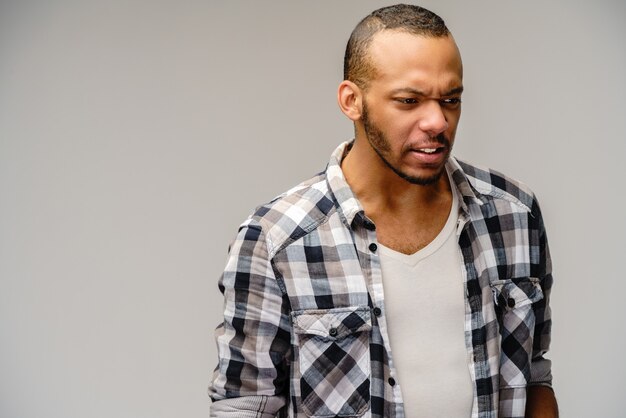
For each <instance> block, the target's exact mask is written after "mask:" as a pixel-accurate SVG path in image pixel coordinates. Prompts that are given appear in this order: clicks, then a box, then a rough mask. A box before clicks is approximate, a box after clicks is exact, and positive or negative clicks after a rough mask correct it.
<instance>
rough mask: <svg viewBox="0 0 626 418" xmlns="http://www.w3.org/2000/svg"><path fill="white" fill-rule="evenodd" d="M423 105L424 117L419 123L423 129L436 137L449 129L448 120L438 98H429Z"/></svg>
mask: <svg viewBox="0 0 626 418" xmlns="http://www.w3.org/2000/svg"><path fill="white" fill-rule="evenodd" d="M423 106H424V108H423V112H422V115H421V116H422V117H421V119H420V121H419V123H418V126H419V128H420V130H421V131H423V132H427V133H429V134H430V136H431V137H434V136H437V135H439V134H440V133H442V132H443V131H445V130H446V129H448V121H447V120H446V116H445V115H444V114H443V109H442V108H441V105H440V104H439V102H438V101H437V100H429V101H427V102H426V103H424V104H423Z"/></svg>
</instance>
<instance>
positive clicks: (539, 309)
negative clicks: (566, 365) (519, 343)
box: [529, 199, 553, 387]
mask: <svg viewBox="0 0 626 418" xmlns="http://www.w3.org/2000/svg"><path fill="white" fill-rule="evenodd" d="M532 217H533V219H534V221H535V222H536V231H537V238H538V242H539V263H538V266H539V271H538V272H537V273H538V277H539V279H540V285H541V290H542V291H543V299H542V300H540V301H538V302H537V303H535V304H534V305H533V309H534V311H535V333H534V337H533V352H532V362H531V369H530V382H529V385H542V386H550V387H551V386H552V362H551V361H550V360H549V359H547V358H545V357H544V356H545V354H546V353H547V352H548V350H549V348H550V339H551V331H552V312H551V310H550V294H551V292H552V283H553V278H552V261H551V259H550V250H549V248H548V239H547V236H546V230H545V226H544V223H543V218H542V216H541V210H540V209H539V205H538V204H537V201H536V199H535V203H534V206H533V208H532Z"/></svg>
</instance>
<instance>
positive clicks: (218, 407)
mask: <svg viewBox="0 0 626 418" xmlns="http://www.w3.org/2000/svg"><path fill="white" fill-rule="evenodd" d="M285 403H286V401H285V398H284V397H282V396H262V395H259V396H242V397H240V398H227V399H221V400H219V401H213V403H212V404H211V409H210V416H211V417H216V418H231V417H232V418H274V417H275V416H276V414H278V411H280V409H281V408H282V407H283V406H285Z"/></svg>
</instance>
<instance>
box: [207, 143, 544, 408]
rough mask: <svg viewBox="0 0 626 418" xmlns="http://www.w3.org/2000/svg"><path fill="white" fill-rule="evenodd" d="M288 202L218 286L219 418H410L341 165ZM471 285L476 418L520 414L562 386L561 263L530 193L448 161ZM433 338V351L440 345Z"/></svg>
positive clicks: (468, 333)
mask: <svg viewBox="0 0 626 418" xmlns="http://www.w3.org/2000/svg"><path fill="white" fill-rule="evenodd" d="M347 146H348V144H347V143H344V144H342V145H341V146H340V147H338V148H337V149H336V150H335V152H334V153H333V155H332V157H331V159H330V163H329V165H328V167H327V169H326V171H325V172H323V173H321V174H319V175H317V176H316V177H314V178H312V179H310V180H308V181H306V182H304V183H302V184H300V185H299V186H296V187H295V188H293V189H291V190H289V191H288V192H286V193H284V194H282V195H280V196H279V197H277V198H276V199H274V200H273V201H272V202H270V203H268V204H267V205H264V206H261V207H259V208H258V209H257V210H256V212H255V213H254V214H253V215H252V216H251V217H250V218H249V219H247V220H246V221H245V222H244V223H243V224H242V225H241V227H240V229H239V234H238V236H237V238H236V240H235V241H234V243H233V245H232V246H231V249H230V256H229V259H228V263H227V265H226V268H225V271H224V273H223V276H222V278H221V279H220V285H219V286H220V290H221V291H222V292H223V294H224V297H225V309H224V322H223V324H222V325H220V326H219V327H218V328H217V331H216V335H217V346H218V351H219V364H218V366H217V368H216V370H215V375H214V379H213V383H212V385H211V387H210V389H209V391H210V395H211V398H212V399H213V401H214V403H213V405H212V414H213V416H219V417H222V416H233V417H248V416H249V417H271V416H275V415H276V414H277V413H279V412H280V413H282V414H285V415H288V416H291V417H304V416H310V417H335V416H340V417H358V416H364V417H381V418H382V417H404V411H403V402H402V395H401V392H400V384H401V383H402V382H397V378H396V371H395V368H394V361H393V356H392V353H393V352H392V347H390V345H389V336H388V331H387V325H386V316H385V300H384V293H383V282H382V274H381V268H380V259H379V256H378V255H377V251H376V250H377V246H376V242H377V241H376V226H375V225H374V223H373V222H372V221H371V220H369V219H368V218H367V217H366V216H365V214H364V211H363V208H362V207H361V205H360V203H359V201H358V200H357V199H356V197H355V196H354V194H353V193H352V191H351V189H350V187H349V186H348V184H347V183H346V180H345V178H344V176H343V173H342V171H341V167H340V161H341V158H342V157H343V155H344V152H345V150H346V147H347ZM447 170H448V172H449V173H451V178H452V179H453V184H452V187H453V188H456V192H458V193H459V196H460V197H461V199H460V202H459V203H460V214H459V224H458V227H457V232H458V236H459V248H460V251H461V253H462V258H463V269H462V271H463V276H464V279H465V283H466V290H465V295H466V300H465V306H466V309H465V310H466V314H465V342H466V347H467V350H468V359H469V360H468V368H469V372H470V374H471V377H472V380H473V382H474V402H473V408H472V417H474V418H497V417H510V418H513V417H523V416H524V409H525V402H526V387H527V386H528V385H546V386H550V385H551V380H552V376H551V372H550V361H549V360H547V359H544V358H543V355H544V354H545V353H546V351H547V350H548V345H549V343H550V325H551V320H550V309H549V304H548V301H549V295H550V288H551V286H552V276H551V265H550V257H549V252H548V246H547V241H546V234H545V230H544V225H543V221H542V217H541V213H540V210H539V206H538V205H537V201H536V200H535V198H534V196H533V194H532V192H531V191H530V190H529V189H528V188H526V186H524V185H522V184H520V183H517V182H515V181H513V180H511V179H509V178H506V177H504V176H503V175H501V174H499V173H497V172H494V171H490V170H483V169H479V168H476V167H473V166H471V165H468V164H466V163H463V162H460V161H457V160H455V159H454V158H451V159H450V160H449V162H448V164H447ZM436 343H437V342H436V341H433V344H436Z"/></svg>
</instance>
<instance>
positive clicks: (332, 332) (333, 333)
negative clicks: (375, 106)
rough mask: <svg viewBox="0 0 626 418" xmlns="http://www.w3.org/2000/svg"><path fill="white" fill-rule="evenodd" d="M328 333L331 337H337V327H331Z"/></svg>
mask: <svg viewBox="0 0 626 418" xmlns="http://www.w3.org/2000/svg"><path fill="white" fill-rule="evenodd" d="M328 334H329V335H330V336H331V337H336V336H337V328H331V329H329V330H328Z"/></svg>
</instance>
